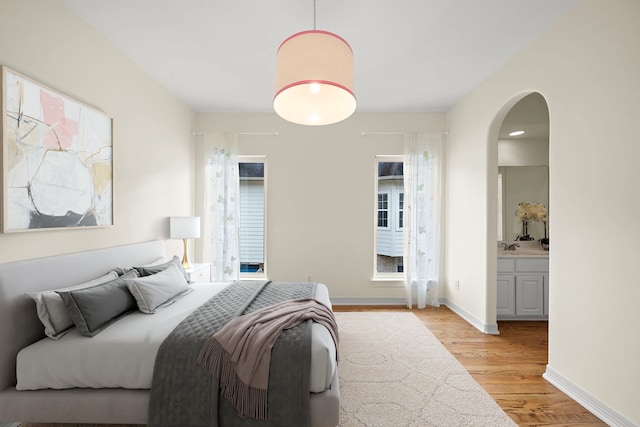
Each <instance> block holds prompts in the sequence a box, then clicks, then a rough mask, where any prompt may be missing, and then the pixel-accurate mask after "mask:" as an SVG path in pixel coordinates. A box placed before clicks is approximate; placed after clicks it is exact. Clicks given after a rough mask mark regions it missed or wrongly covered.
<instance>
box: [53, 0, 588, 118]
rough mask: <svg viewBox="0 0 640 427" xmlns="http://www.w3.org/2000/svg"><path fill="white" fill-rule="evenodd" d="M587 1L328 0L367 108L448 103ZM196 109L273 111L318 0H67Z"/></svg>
mask: <svg viewBox="0 0 640 427" xmlns="http://www.w3.org/2000/svg"><path fill="white" fill-rule="evenodd" d="M577 2H578V0H340V1H339V0H317V1H316V27H317V29H319V30H327V31H331V32H334V33H336V34H338V35H340V36H342V37H343V38H345V39H346V40H347V41H348V42H349V44H350V45H351V47H352V48H353V51H354V67H355V78H354V87H355V91H356V97H357V100H358V107H357V110H356V111H361V112H376V111H378V112H431V111H446V110H448V109H449V108H450V107H451V106H452V105H454V104H455V103H456V102H457V101H458V100H460V99H461V98H462V97H463V96H464V95H466V94H467V93H469V92H470V91H472V90H473V89H474V88H475V87H476V86H477V85H479V84H480V83H481V82H482V81H483V80H484V79H486V78H487V77H488V76H490V75H491V74H492V73H493V72H495V71H496V70H497V69H499V68H500V67H501V66H502V65H503V64H504V63H505V62H506V61H508V60H509V59H510V58H511V57H513V56H514V55H515V54H517V53H518V52H519V51H521V50H522V49H523V48H525V47H526V46H527V45H529V44H530V43H531V42H532V41H533V40H535V39H536V38H537V37H538V36H539V35H540V34H541V33H542V32H544V31H545V29H547V28H548V27H549V26H550V25H551V24H552V23H553V22H554V21H555V20H557V19H558V18H559V17H560V16H562V15H563V14H564V13H566V12H567V11H568V10H569V9H571V8H572V7H573V6H575V5H576V4H577ZM64 3H65V4H66V5H67V6H68V7H69V8H70V9H71V10H73V11H74V12H75V13H76V14H78V15H79V16H80V17H81V18H83V19H84V20H85V21H86V22H88V23H89V24H90V25H91V26H92V27H94V28H95V29H96V30H97V31H98V32H100V33H101V34H103V35H104V37H105V38H106V39H107V40H108V41H109V42H111V43H112V44H113V45H115V46H116V47H118V48H119V49H120V50H122V51H123V52H124V53H125V54H127V55H128V56H129V57H130V58H131V59H132V60H133V61H134V62H136V63H137V64H139V65H140V66H141V67H142V68H143V69H144V70H146V71H147V72H148V73H149V74H150V75H152V76H153V77H154V78H155V79H156V80H157V81H159V82H160V83H161V84H162V85H163V86H165V87H166V88H167V89H168V90H170V91H171V92H173V93H174V94H175V95H176V96H177V97H178V98H180V99H181V100H183V101H184V102H185V103H186V104H187V105H188V106H190V107H191V108H192V109H193V110H195V111H227V112H242V111H252V112H260V111H272V100H273V89H274V88H273V85H274V70H275V53H276V49H277V48H278V46H279V45H280V43H281V42H282V41H283V40H284V39H285V38H287V37H288V36H290V35H291V34H294V33H296V32H299V31H304V30H309V29H312V28H313V24H314V22H313V21H314V20H313V16H314V14H313V9H314V6H313V0H133V1H132V0H109V1H105V0H64Z"/></svg>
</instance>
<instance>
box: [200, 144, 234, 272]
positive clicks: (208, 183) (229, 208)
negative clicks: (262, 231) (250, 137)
mask: <svg viewBox="0 0 640 427" xmlns="http://www.w3.org/2000/svg"><path fill="white" fill-rule="evenodd" d="M204 177H205V184H204V207H203V211H204V212H203V219H204V221H203V222H204V226H203V232H204V237H205V242H204V247H203V254H204V259H205V260H209V261H210V262H211V278H212V280H214V281H230V280H237V279H238V278H239V277H240V242H239V224H240V200H239V192H240V178H239V172H238V141H237V135H235V134H226V133H216V134H210V135H205V136H204Z"/></svg>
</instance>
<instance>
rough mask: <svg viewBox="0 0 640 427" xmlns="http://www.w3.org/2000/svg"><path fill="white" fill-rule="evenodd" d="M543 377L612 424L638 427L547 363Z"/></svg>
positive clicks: (622, 426)
mask: <svg viewBox="0 0 640 427" xmlns="http://www.w3.org/2000/svg"><path fill="white" fill-rule="evenodd" d="M542 377H543V378H544V379H545V380H547V381H549V382H550V383H551V384H553V385H554V386H556V387H557V388H558V389H560V390H561V391H562V392H563V393H564V394H566V395H567V396H569V397H570V398H572V399H573V400H575V401H576V402H578V403H579V404H580V405H582V406H584V407H585V409H587V410H588V411H589V412H591V413H592V414H593V415H595V416H596V417H598V418H600V419H601V420H602V421H604V422H605V423H607V424H609V425H610V426H612V427H638V424H635V423H634V422H633V421H631V420H629V419H628V418H626V417H625V416H624V415H622V414H620V413H618V412H616V411H615V410H613V409H611V408H610V407H609V406H607V405H605V404H604V403H603V402H602V401H600V400H598V399H596V398H595V397H593V396H592V395H591V394H589V393H588V392H586V391H585V390H583V389H581V388H580V387H578V386H577V385H575V384H574V383H572V382H571V381H569V380H568V379H567V378H565V377H563V376H562V375H561V374H559V373H558V372H557V371H554V370H553V368H551V367H550V366H549V365H547V369H546V370H545V372H544V374H542Z"/></svg>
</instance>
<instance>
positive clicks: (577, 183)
mask: <svg viewBox="0 0 640 427" xmlns="http://www.w3.org/2000/svg"><path fill="white" fill-rule="evenodd" d="M639 22H640V2H638V1H636V0H615V1H611V2H602V1H599V0H585V1H582V2H581V3H580V4H579V5H578V6H577V7H576V8H575V9H574V10H572V11H570V12H569V13H568V14H567V15H566V16H565V17H563V18H561V19H560V20H559V21H558V22H557V23H556V24H555V25H553V26H552V27H551V28H550V29H549V30H548V31H547V32H546V33H545V34H543V36H542V37H540V38H539V39H538V40H537V41H536V42H534V43H533V44H532V45H531V46H530V47H529V48H527V49H525V50H524V51H523V52H521V53H520V54H519V55H517V56H516V57H515V58H514V59H512V60H511V61H510V62H508V63H507V64H506V65H505V66H504V67H502V68H501V69H500V70H499V71H498V72H497V73H496V74H495V75H493V76H492V77H490V78H489V79H487V80H486V81H485V82H484V83H483V84H482V85H480V87H478V88H477V89H476V90H475V91H474V92H472V93H471V94H470V95H468V96H466V97H465V98H464V99H463V100H462V101H461V102H459V103H458V104H457V105H456V106H455V107H454V108H453V109H452V110H451V111H450V112H449V113H448V114H447V119H448V126H449V136H448V139H447V144H448V148H449V151H448V153H447V155H448V174H447V179H448V183H449V187H448V189H447V195H448V206H447V209H448V212H449V215H448V218H447V220H448V222H447V233H446V235H447V267H446V270H447V277H448V278H449V279H450V280H449V282H448V284H447V297H448V298H449V299H450V300H451V301H452V302H453V303H455V304H456V305H457V306H459V307H461V308H462V309H463V310H465V311H466V312H468V313H470V314H471V315H472V316H473V317H475V318H477V319H480V320H481V321H483V322H485V324H492V323H495V277H496V265H495V264H496V260H495V235H496V232H495V231H496V221H495V218H496V217H495V215H496V212H495V206H496V204H495V197H496V186H497V185H496V175H497V174H496V171H497V149H496V145H497V144H496V141H497V133H498V128H499V126H500V124H501V122H502V119H503V118H504V116H505V115H506V113H507V112H508V110H509V109H510V107H511V106H512V105H513V104H514V103H515V102H516V101H517V100H519V99H520V98H521V97H522V96H524V95H526V94H527V93H530V92H531V91H538V92H540V93H541V94H542V95H543V96H544V97H545V98H546V100H547V102H548V105H549V115H550V137H549V145H550V147H549V170H550V200H549V207H550V214H549V218H550V221H551V222H552V223H553V238H552V242H553V243H552V247H551V250H550V286H551V291H550V301H549V309H550V314H549V319H550V321H549V365H548V369H547V373H548V374H551V375H550V376H551V377H553V378H554V379H555V380H556V383H559V382H560V381H564V382H566V384H568V385H570V386H571V387H574V389H573V392H574V393H573V395H574V396H576V395H579V394H580V393H583V394H582V396H583V397H584V398H585V399H586V400H589V399H594V402H595V403H594V405H595V406H598V405H604V407H606V408H608V409H610V410H611V411H613V414H614V415H616V416H620V417H621V418H620V419H623V420H624V418H625V417H626V422H629V423H630V422H633V423H635V424H640V406H639V405H638V396H640V363H638V360H640V322H639V321H638V317H637V307H638V301H640V286H639V285H638V280H637V271H636V268H635V265H636V264H637V262H638V259H640V246H638V244H637V238H636V236H637V233H636V232H635V231H634V228H633V224H634V223H635V221H636V219H637V216H638V212H640V193H639V192H638V191H629V187H628V186H629V185H631V183H637V182H640V168H638V167H637V160H638V158H640V144H638V136H637V129H636V128H637V121H638V102H640V79H638V76H639V75H640V25H638V23H639ZM621 183H626V185H620V184H621ZM487 254H489V255H487ZM456 277H457V278H460V280H461V281H460V290H459V291H456V290H455V289H454V287H453V286H452V283H454V282H453V281H452V280H453V279H455V278H456ZM629 420H630V421H629Z"/></svg>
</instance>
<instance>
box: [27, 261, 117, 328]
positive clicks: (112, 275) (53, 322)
mask: <svg viewBox="0 0 640 427" xmlns="http://www.w3.org/2000/svg"><path fill="white" fill-rule="evenodd" d="M117 278H118V274H117V273H116V272H115V271H110V272H109V273H107V274H105V275H104V276H101V277H98V278H96V279H93V280H90V281H88V282H85V283H80V284H78V285H75V286H69V287H66V288H61V289H56V290H51V291H43V292H30V293H27V296H29V297H31V298H33V300H34V301H35V302H36V312H37V313H38V318H39V319H40V322H42V325H43V326H44V333H45V335H46V336H48V337H49V338H53V339H54V340H58V339H60V338H62V337H63V336H64V335H65V334H66V333H67V332H69V331H70V330H71V329H72V328H73V320H71V317H69V313H68V312H67V307H66V306H65V305H64V302H63V301H62V298H60V295H58V294H57V291H70V290H73V289H82V288H90V287H93V286H96V285H101V284H103V283H107V282H110V281H112V280H114V279H117Z"/></svg>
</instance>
